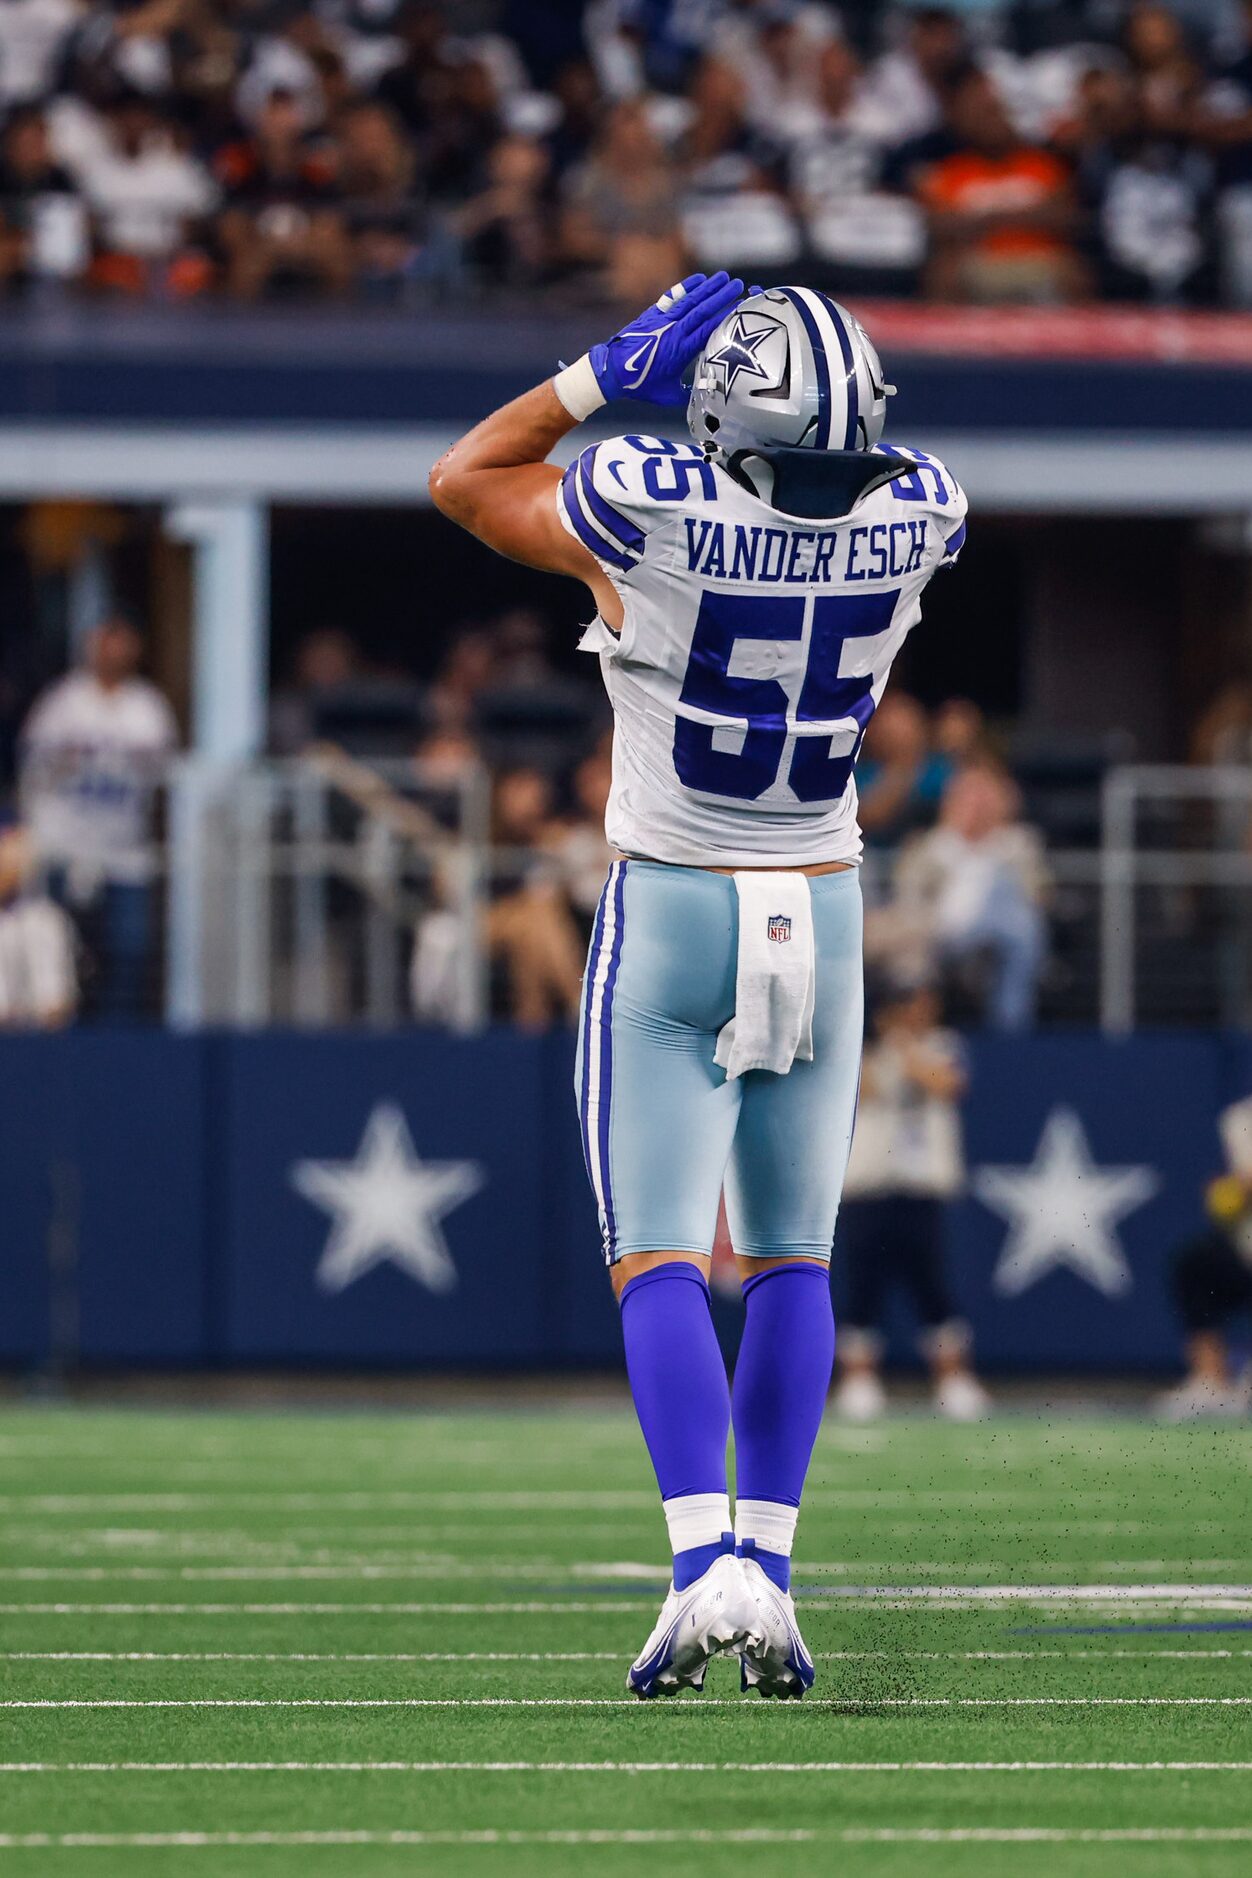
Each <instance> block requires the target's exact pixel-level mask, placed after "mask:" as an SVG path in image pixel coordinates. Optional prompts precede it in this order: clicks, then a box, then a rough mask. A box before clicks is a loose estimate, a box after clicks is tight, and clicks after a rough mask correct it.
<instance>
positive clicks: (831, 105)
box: [788, 39, 926, 292]
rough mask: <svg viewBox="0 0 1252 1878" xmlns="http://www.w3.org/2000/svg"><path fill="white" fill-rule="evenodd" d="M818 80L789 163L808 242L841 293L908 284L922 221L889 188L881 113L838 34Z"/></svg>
mask: <svg viewBox="0 0 1252 1878" xmlns="http://www.w3.org/2000/svg"><path fill="white" fill-rule="evenodd" d="M817 79H818V112H817V114H816V116H815V120H814V123H813V125H812V127H811V128H810V129H809V130H808V131H807V132H806V133H805V134H804V135H803V136H800V137H798V138H796V139H795V141H794V142H793V143H792V145H791V150H790V153H789V163H788V168H789V178H790V185H791V190H792V193H793V195H794V197H795V200H796V204H797V206H798V208H799V209H800V212H801V214H802V215H803V217H804V221H805V226H806V229H807V232H808V238H809V244H810V246H811V248H812V250H813V253H814V255H815V257H816V258H817V259H818V260H819V261H821V262H823V263H826V264H827V265H828V266H829V267H830V268H832V269H833V270H835V273H834V277H833V279H832V282H831V284H832V285H835V286H837V287H838V288H839V289H840V290H841V291H844V290H860V291H862V292H899V291H901V290H904V289H907V288H908V287H910V286H911V285H913V284H914V283H915V281H916V278H917V275H918V271H919V269H920V267H921V264H922V261H923V258H924V255H925V242H926V236H925V224H924V221H923V218H922V216H921V215H920V213H919V211H918V209H917V206H916V204H915V203H913V202H911V201H909V200H908V198H907V197H906V196H904V195H902V194H899V193H896V192H894V191H892V190H888V189H887V187H886V166H885V156H886V143H885V141H884V139H883V137H882V135H881V126H880V124H879V122H878V114H877V112H876V111H875V110H874V108H873V107H872V105H871V103H870V101H869V98H868V96H867V93H866V90H865V86H864V83H863V80H862V75H861V68H860V64H859V62H858V60H857V57H856V54H855V53H854V52H853V51H852V49H851V47H850V46H848V45H847V44H846V43H845V42H844V41H843V40H841V39H835V40H832V41H831V42H830V44H829V45H827V46H824V47H823V48H822V52H821V57H820V63H819V65H818V73H817Z"/></svg>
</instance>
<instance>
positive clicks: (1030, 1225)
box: [972, 1108, 1160, 1298]
mask: <svg viewBox="0 0 1252 1878" xmlns="http://www.w3.org/2000/svg"><path fill="white" fill-rule="evenodd" d="M972 1184H973V1189H974V1192H975V1193H976V1194H977V1196H978V1198H979V1199H980V1200H981V1201H982V1203H983V1205H984V1206H987V1207H990V1208H991V1210H992V1212H993V1213H999V1214H1000V1215H1001V1216H1002V1218H1004V1219H1006V1220H1007V1221H1008V1222H1009V1232H1008V1236H1007V1238H1006V1239H1005V1241H1004V1249H1003V1251H1002V1252H1001V1254H1000V1260H999V1263H998V1264H997V1266H996V1268H995V1271H994V1272H993V1274H992V1278H991V1285H992V1289H993V1290H995V1291H998V1292H1000V1294H1001V1295H1002V1296H1004V1297H1016V1296H1017V1294H1018V1293H1019V1292H1021V1291H1025V1290H1026V1288H1027V1286H1029V1285H1033V1284H1037V1283H1038V1282H1039V1280H1040V1279H1041V1278H1043V1277H1045V1276H1046V1275H1047V1273H1049V1272H1051V1271H1054V1270H1068V1271H1071V1272H1073V1273H1075V1274H1076V1276H1077V1277H1079V1278H1084V1279H1086V1281H1087V1283H1088V1284H1089V1285H1094V1287H1095V1289H1096V1290H1097V1291H1102V1292H1103V1293H1104V1295H1105V1296H1106V1297H1109V1298H1115V1297H1119V1296H1120V1295H1121V1294H1122V1293H1123V1292H1126V1291H1129V1290H1130V1287H1131V1285H1132V1284H1133V1282H1134V1280H1133V1278H1132V1276H1131V1271H1130V1266H1129V1265H1128V1264H1127V1262H1126V1255H1125V1253H1124V1252H1123V1251H1122V1248H1121V1243H1120V1241H1119V1239H1118V1237H1117V1233H1116V1232H1115V1230H1114V1228H1115V1227H1116V1225H1117V1223H1118V1221H1119V1220H1122V1219H1125V1217H1126V1215H1127V1214H1128V1213H1133V1212H1134V1210H1135V1208H1136V1207H1140V1206H1142V1205H1143V1204H1144V1203H1145V1201H1147V1200H1150V1199H1151V1198H1152V1195H1153V1194H1154V1193H1155V1192H1156V1190H1157V1188H1158V1187H1159V1185H1160V1181H1159V1180H1158V1178H1157V1176H1156V1173H1155V1172H1154V1171H1153V1169H1152V1168H1150V1167H1097V1166H1096V1164H1095V1162H1094V1161H1093V1160H1092V1158H1091V1149H1090V1148H1089V1146H1088V1145H1087V1137H1086V1134H1085V1133H1084V1130H1083V1125H1082V1123H1081V1121H1080V1120H1079V1118H1078V1116H1077V1115H1075V1113H1074V1111H1073V1110H1072V1109H1067V1108H1059V1109H1053V1111H1052V1113H1051V1115H1049V1117H1048V1119H1047V1122H1046V1123H1045V1124H1044V1130H1043V1133H1042V1135H1041V1136H1040V1137H1039V1146H1038V1147H1037V1149H1036V1150H1035V1158H1034V1160H1033V1161H1032V1162H1031V1163H1030V1165H1029V1166H1028V1167H980V1168H978V1169H977V1170H976V1172H975V1174H974V1177H973V1182H972Z"/></svg>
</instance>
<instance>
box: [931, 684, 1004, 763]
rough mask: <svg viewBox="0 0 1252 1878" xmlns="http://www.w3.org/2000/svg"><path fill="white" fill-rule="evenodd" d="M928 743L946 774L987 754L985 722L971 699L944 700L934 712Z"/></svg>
mask: <svg viewBox="0 0 1252 1878" xmlns="http://www.w3.org/2000/svg"><path fill="white" fill-rule="evenodd" d="M932 741H933V743H934V748H935V754H936V756H937V757H938V758H939V761H940V762H941V763H944V764H946V765H947V766H948V771H949V774H950V773H951V772H952V771H953V770H958V769H960V768H961V766H962V764H964V763H972V762H974V761H976V760H977V758H979V757H985V756H988V755H989V754H990V740H989V737H988V734H987V720H986V717H985V716H984V714H983V712H982V709H981V707H980V706H979V705H977V704H975V703H974V702H973V700H972V699H971V698H947V699H945V701H944V702H943V703H942V704H941V705H940V706H939V708H938V710H937V711H936V712H935V716H934V724H933V732H932Z"/></svg>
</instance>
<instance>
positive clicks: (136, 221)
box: [78, 93, 217, 291]
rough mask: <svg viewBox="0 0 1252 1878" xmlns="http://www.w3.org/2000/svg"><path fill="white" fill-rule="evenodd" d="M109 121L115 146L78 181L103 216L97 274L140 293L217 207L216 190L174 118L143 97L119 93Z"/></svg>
mask: <svg viewBox="0 0 1252 1878" xmlns="http://www.w3.org/2000/svg"><path fill="white" fill-rule="evenodd" d="M106 123H107V127H108V133H109V141H108V148H107V150H106V151H105V152H104V153H103V154H102V155H97V156H96V158H95V159H94V160H93V161H91V162H89V163H86V164H84V166H83V168H82V169H81V171H80V173H79V178H78V180H79V184H80V186H81V188H82V190H83V193H84V195H85V196H86V198H87V201H88V203H89V205H90V207H91V210H92V212H93V215H94V216H95V220H96V225H97V231H98V247H99V249H100V251H101V263H102V264H101V265H98V266H97V270H96V271H97V277H98V279H99V280H100V282H101V284H103V285H106V286H121V287H123V288H126V289H128V290H131V291H135V290H138V289H140V288H142V287H143V286H145V285H146V284H147V270H148V268H149V267H150V266H151V265H152V264H156V263H169V262H173V261H174V260H176V259H177V257H178V256H179V253H180V251H181V250H183V249H184V248H185V247H186V246H187V245H188V242H189V240H190V237H191V234H192V230H193V226H194V224H195V223H196V222H198V221H199V220H200V219H201V218H202V217H204V216H207V215H208V213H209V211H210V210H211V209H212V208H213V207H214V205H215V204H216V201H217V188H216V185H215V184H214V182H213V179H212V177H211V176H210V175H209V172H208V170H207V169H206V168H205V167H204V165H203V164H202V163H199V162H197V161H196V159H195V158H194V157H193V156H191V155H190V154H189V153H188V152H187V151H186V150H185V149H183V148H182V144H181V140H180V134H179V132H178V131H177V130H176V128H175V126H174V124H173V123H172V121H171V120H169V119H167V118H166V117H164V116H162V114H161V113H160V112H159V111H158V110H157V109H156V108H155V107H154V106H153V105H152V104H150V103H149V101H148V100H147V99H146V98H144V97H143V96H142V95H141V94H139V93H135V94H133V95H131V96H123V97H122V98H120V99H119V100H118V101H117V102H116V103H115V104H114V105H113V106H112V107H111V108H110V110H109V112H108V114H107V119H106Z"/></svg>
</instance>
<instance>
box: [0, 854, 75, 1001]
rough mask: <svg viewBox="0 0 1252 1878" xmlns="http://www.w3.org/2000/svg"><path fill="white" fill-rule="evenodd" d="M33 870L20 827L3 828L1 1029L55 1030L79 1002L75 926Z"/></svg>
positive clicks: (0, 873)
mask: <svg viewBox="0 0 1252 1878" xmlns="http://www.w3.org/2000/svg"><path fill="white" fill-rule="evenodd" d="M31 872H32V869H31V858H30V844H29V842H28V840H27V838H26V836H25V834H24V832H23V831H22V829H21V828H20V827H16V826H10V827H7V828H5V827H0V1030H4V1029H20V1030H56V1029H59V1028H60V1026H61V1025H62V1024H67V1023H68V1022H69V1021H70V1019H71V1018H72V1017H73V1015H74V1012H75V1010H76V1008H77V1005H78V971H77V962H76V957H75V953H76V942H75V937H74V928H73V925H72V924H71V922H70V921H69V919H68V918H67V917H66V915H65V914H64V913H63V912H62V911H61V909H60V907H59V906H57V905H56V904H55V903H54V902H53V901H52V900H50V899H49V898H48V896H47V895H46V894H43V893H40V892H38V891H37V890H35V889H33V888H32V887H31V886H30V884H29V883H30V876H31Z"/></svg>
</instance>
